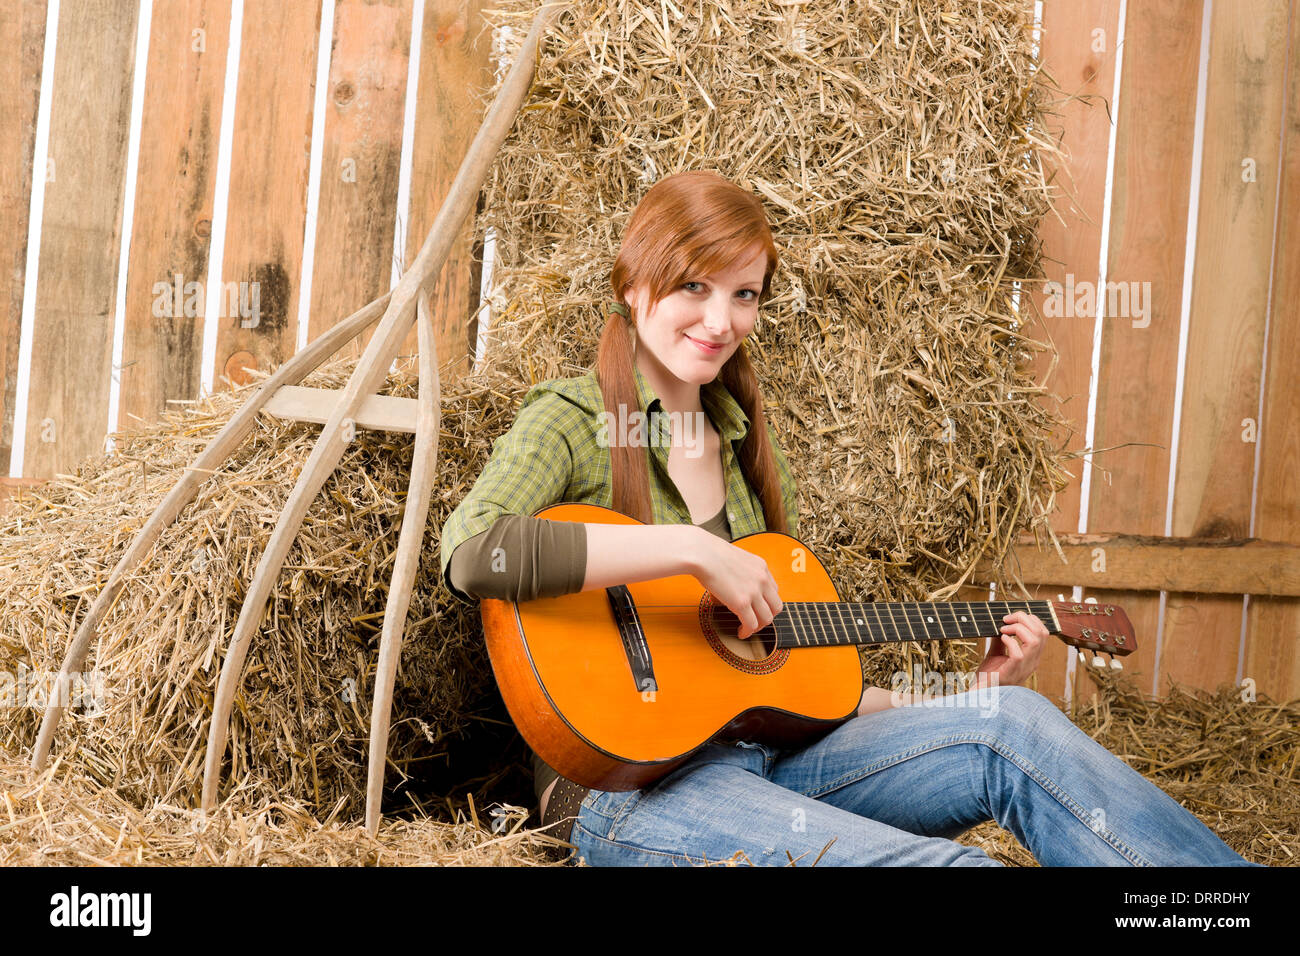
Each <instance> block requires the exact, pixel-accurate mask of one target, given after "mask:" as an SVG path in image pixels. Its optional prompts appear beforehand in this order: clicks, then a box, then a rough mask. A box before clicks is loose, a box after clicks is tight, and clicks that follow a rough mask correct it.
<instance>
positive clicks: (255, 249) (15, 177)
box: [0, 0, 492, 484]
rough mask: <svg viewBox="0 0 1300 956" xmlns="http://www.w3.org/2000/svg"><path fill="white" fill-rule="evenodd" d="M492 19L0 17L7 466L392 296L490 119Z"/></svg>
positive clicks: (362, 5) (337, 2) (440, 293)
mask: <svg viewBox="0 0 1300 956" xmlns="http://www.w3.org/2000/svg"><path fill="white" fill-rule="evenodd" d="M483 9H484V4H482V3H480V2H477V0H473V2H453V0H291V2H281V0H144V2H141V0H62V2H60V0H6V2H5V3H4V4H0V40H3V41H4V43H5V46H6V48H7V49H9V50H10V51H12V52H13V55H11V56H9V57H6V58H5V59H4V63H3V65H0V70H3V71H5V76H4V82H3V83H0V186H2V187H3V188H2V190H0V197H2V202H3V205H2V206H0V263H2V264H3V266H4V268H2V269H0V308H2V309H3V312H0V475H6V476H9V477H10V478H11V479H15V478H21V477H49V476H52V475H54V474H56V473H57V472H59V471H66V470H70V469H72V468H73V467H74V466H75V464H76V463H77V462H78V461H79V460H80V459H82V458H84V457H85V456H87V455H90V454H96V453H100V452H102V451H103V449H104V446H105V439H106V436H107V435H108V433H109V432H110V431H112V430H115V429H117V428H120V427H126V426H128V425H129V424H130V423H131V422H132V419H133V418H138V419H144V420H150V419H156V418H157V416H158V415H159V413H160V412H161V411H162V410H163V409H164V408H166V407H167V402H169V401H177V400H192V399H194V398H196V397H198V396H199V395H200V394H201V390H204V389H206V390H211V391H216V390H219V389H221V388H223V387H229V386H228V383H227V382H226V381H225V380H226V379H229V380H233V381H236V382H242V381H244V380H246V378H247V375H246V371H245V370H246V369H248V368H257V369H266V368H269V367H273V366H275V365H278V364H280V363H281V362H283V361H284V360H285V359H286V358H287V357H288V356H290V355H292V354H293V353H294V352H295V350H296V349H297V348H299V347H300V346H301V344H302V343H304V342H306V341H309V340H310V339H313V338H315V337H317V336H319V335H320V334H321V333H322V332H324V331H325V330H326V329H328V328H330V327H331V326H332V325H333V324H334V323H336V322H337V321H339V320H340V319H342V318H344V317H345V316H347V315H349V314H350V313H352V312H353V311H355V310H356V309H358V308H360V307H361V306H362V305H364V304H365V303H367V302H369V301H371V300H372V299H374V298H376V297H377V296H379V295H382V294H383V293H384V292H386V291H387V290H388V289H389V288H390V287H391V286H392V285H393V284H395V282H396V276H397V275H400V263H402V262H409V261H410V260H412V259H413V258H414V257H415V254H416V252H417V251H418V250H419V247H420V244H421V243H422V241H423V239H424V236H425V233H426V231H427V230H428V228H429V226H430V225H431V224H432V221H433V218H434V216H435V215H436V214H437V211H438V208H439V207H440V205H441V203H442V199H443V196H444V195H445V193H446V190H447V187H448V186H449V185H450V183H451V180H452V178H453V177H454V175H455V173H456V170H457V168H458V167H459V165H460V162H461V159H462V158H463V156H464V153H465V151H466V149H467V148H468V145H469V141H470V139H471V138H472V137H473V135H474V133H475V132H476V131H477V130H478V127H479V124H480V122H481V120H482V114H483V109H482V103H481V100H482V95H483V92H484V91H485V90H486V89H487V87H488V86H489V85H490V83H491V80H492V64H491V62H490V54H491V44H492V33H491V30H490V28H485V27H484V21H483V17H482V11H483ZM417 23H418V24H419V35H418V36H417V37H415V42H413V40H412V34H413V31H414V30H415V29H416V24H417ZM232 39H233V41H234V42H232ZM412 57H418V70H416V71H414V74H413V75H412V70H411V64H412ZM322 80H323V84H324V88H323V89H322V90H320V93H319V95H318V92H317V89H318V87H319V86H321V85H322V82H321V81H322ZM412 100H413V102H412ZM408 110H409V111H410V112H411V113H412V117H411V120H410V121H409V122H408V119H407V113H408ZM404 153H405V156H406V161H407V164H408V166H407V168H408V170H409V173H408V176H409V179H408V182H409V187H408V189H407V192H406V194H403V193H402V190H401V188H400V187H401V182H402V168H403V165H402V164H403V156H404ZM472 229H473V223H472V221H471V222H470V223H467V225H466V226H465V229H464V232H463V234H462V236H461V239H460V242H459V243H458V245H457V246H456V247H455V248H454V250H453V252H452V255H451V258H450V260H449V262H448V264H447V266H446V267H445V268H444V272H443V275H442V276H441V277H440V280H439V283H438V285H437V286H436V287H435V288H434V289H432V290H430V291H431V301H432V302H433V303H434V307H435V310H436V321H437V324H438V329H439V335H440V341H439V346H438V348H439V354H440V355H442V356H443V357H444V358H446V359H447V363H448V364H447V366H446V368H445V369H444V374H451V375H454V374H458V373H459V372H461V371H464V369H466V368H467V367H468V360H469V356H470V354H471V352H470V342H469V336H470V319H471V316H472V313H473V310H474V309H475V308H476V307H477V298H478V295H477V292H478V290H477V286H476V285H475V284H474V283H475V282H476V281H477V270H475V269H474V268H473V267H472V264H471V263H472V259H473V250H472V249H471V248H470V246H469V241H470V239H469V237H470V236H471V234H472ZM395 246H396V248H395ZM395 261H396V262H398V263H399V265H398V271H397V272H395V269H394V262H395ZM169 288H171V289H175V290H177V291H178V292H179V294H178V295H176V294H172V293H170V292H167V291H163V290H166V289H169ZM223 293H225V294H223ZM304 305H305V308H304ZM254 313H255V314H254ZM369 334H370V333H369V332H368V333H366V336H365V337H363V338H362V339H359V340H358V341H357V342H356V343H354V344H353V345H351V346H349V347H348V349H346V350H345V351H344V352H341V353H340V354H354V355H359V354H360V352H361V350H362V349H363V348H364V346H365V344H366V341H368V336H369ZM404 351H405V352H407V353H409V354H413V353H414V351H415V330H414V329H412V331H411V336H410V339H409V340H408V342H407V348H406V349H405V350H404ZM12 483H13V482H12V481H9V482H6V484H12Z"/></svg>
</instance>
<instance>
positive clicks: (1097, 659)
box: [1092, 654, 1106, 667]
mask: <svg viewBox="0 0 1300 956" xmlns="http://www.w3.org/2000/svg"><path fill="white" fill-rule="evenodd" d="M1092 666H1093V667H1105V666H1106V662H1105V661H1103V660H1102V659H1101V655H1100V654H1095V655H1093V658H1092Z"/></svg>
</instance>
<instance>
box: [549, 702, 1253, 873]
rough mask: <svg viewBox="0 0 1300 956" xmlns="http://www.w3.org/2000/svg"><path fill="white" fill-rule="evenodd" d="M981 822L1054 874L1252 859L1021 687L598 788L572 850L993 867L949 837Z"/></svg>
mask: <svg viewBox="0 0 1300 956" xmlns="http://www.w3.org/2000/svg"><path fill="white" fill-rule="evenodd" d="M987 820H996V821H997V823H998V825H999V826H1001V827H1003V828H1004V829H1006V830H1009V831H1010V832H1011V833H1013V834H1015V836H1016V838H1017V839H1018V840H1020V842H1021V843H1022V844H1024V846H1025V847H1026V848H1027V849H1028V850H1029V851H1030V852H1031V853H1033V855H1034V857H1035V858H1036V859H1037V860H1038V862H1039V863H1041V864H1043V865H1044V866H1097V865H1100V866H1124V865H1134V866H1178V865H1183V866H1188V865H1195V866H1207V865H1208V866H1242V865H1252V864H1249V863H1247V861H1245V860H1244V859H1243V858H1242V857H1240V856H1238V855H1237V854H1236V853H1234V852H1233V851H1232V850H1231V849H1229V847H1228V846H1227V845H1226V844H1224V843H1223V841H1222V840H1220V839H1219V838H1218V837H1217V836H1215V835H1214V833H1212V832H1211V831H1210V829H1209V828H1208V827H1207V826H1205V824H1203V823H1202V822H1201V821H1200V820H1198V819H1197V818H1196V816H1195V815H1193V814H1192V813H1191V812H1189V811H1188V810H1186V809H1184V808H1183V807H1181V806H1179V804H1178V803H1177V802H1176V801H1175V800H1173V799H1172V798H1171V797H1170V796H1169V795H1168V794H1166V793H1164V792H1163V791H1162V790H1160V789H1159V788H1158V787H1156V786H1155V785H1154V784H1153V783H1151V782H1150V781H1149V780H1147V779H1146V778H1145V777H1143V776H1142V775H1141V774H1139V773H1138V772H1137V771H1135V770H1133V769H1132V768H1131V767H1129V766H1128V765H1127V764H1125V763H1124V762H1123V761H1122V760H1120V759H1119V758H1118V757H1116V756H1115V755H1114V754H1112V753H1111V752H1110V751H1108V750H1106V748H1104V747H1102V746H1101V745H1100V744H1098V743H1097V742H1096V741H1094V740H1093V739H1092V738H1091V737H1089V736H1088V735H1087V734H1086V733H1084V732H1083V731H1082V730H1080V729H1079V728H1078V727H1077V726H1075V724H1073V723H1072V722H1071V721H1070V719H1069V718H1068V717H1067V716H1066V715H1065V714H1064V713H1062V712H1061V711H1060V710H1059V709H1058V708H1057V707H1056V706H1055V705H1054V704H1052V702H1051V701H1049V700H1048V699H1047V698H1045V697H1043V696H1042V695H1041V694H1038V693H1037V692H1036V691H1033V690H1030V689H1029V688H1026V687H1019V686H1011V687H999V688H991V689H982V690H972V691H967V692H966V693H964V694H957V695H952V696H949V697H944V698H939V699H937V700H930V701H926V702H919V703H914V704H911V705H908V706H905V707H898V708H894V709H891V710H886V711H882V712H879V713H874V714H867V715H865V716H862V717H855V718H853V719H852V720H849V721H848V722H847V723H845V724H843V725H841V726H840V727H838V728H837V729H836V730H834V731H832V732H831V733H830V734H828V735H826V736H825V737H823V738H822V739H821V740H819V741H817V742H816V743H814V744H812V745H810V746H808V747H805V748H804V749H802V750H788V751H782V750H777V749H774V748H770V747H767V746H764V745H762V744H758V743H747V742H737V743H725V744H724V743H716V742H714V743H709V744H707V745H706V746H705V747H703V748H702V749H701V750H700V751H699V752H697V753H696V754H695V755H694V756H693V757H692V758H691V759H690V760H689V761H687V762H686V763H685V764H684V765H682V766H681V767H679V768H677V769H676V770H675V771H673V772H672V773H671V774H669V775H668V776H666V777H664V778H663V779H662V780H659V781H658V782H656V783H655V784H653V785H652V786H650V787H647V788H646V789H644V790H635V791H630V792H611V791H603V790H593V791H592V792H591V793H590V794H588V795H587V797H586V799H585V800H583V802H582V807H581V809H580V810H579V812H578V817H577V820H576V821H575V823H574V826H573V833H572V835H571V837H570V840H571V842H572V843H573V844H574V845H575V846H577V848H578V855H579V856H580V857H582V858H583V859H585V860H586V862H587V863H588V864H590V865H592V866H646V865H651V866H673V865H687V864H694V863H702V862H705V861H720V860H736V861H737V862H741V863H743V862H749V863H752V864H756V865H787V864H789V862H790V861H791V860H794V861H795V862H796V864H797V865H799V866H807V865H812V864H813V863H816V864H817V865H819V866H997V865H999V864H998V863H997V862H996V861H995V860H993V859H991V858H990V857H989V856H988V855H987V854H985V853H984V851H983V850H979V849H976V848H974V847H967V846H962V845H960V844H958V843H955V842H953V840H952V838H953V837H955V836H957V835H959V834H961V833H962V832H964V831H965V830H967V829H969V828H971V827H973V826H975V825H976V824H979V823H983V822H984V821H987Z"/></svg>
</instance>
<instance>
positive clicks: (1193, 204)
mask: <svg viewBox="0 0 1300 956" xmlns="http://www.w3.org/2000/svg"><path fill="white" fill-rule="evenodd" d="M1213 14H1214V0H1204V2H1203V4H1202V7H1201V54H1200V65H1199V66H1198V67H1197V70H1196V130H1195V133H1194V134H1193V137H1192V176H1191V182H1190V184H1189V187H1188V191H1189V193H1190V195H1189V196H1188V198H1187V234H1186V240H1185V243H1184V252H1183V294H1182V302H1181V304H1180V306H1179V317H1178V378H1177V383H1176V384H1175V386H1174V424H1173V435H1172V437H1171V438H1170V442H1169V481H1168V485H1167V490H1166V492H1165V536H1166V537H1168V536H1169V535H1172V534H1173V527H1174V480H1175V478H1177V476H1178V446H1179V442H1178V434H1179V431H1180V430H1181V428H1182V418H1183V388H1184V385H1185V379H1186V377H1187V334H1188V328H1189V326H1190V325H1191V318H1192V279H1193V273H1194V270H1195V268H1196V231H1197V222H1198V220H1199V218H1200V205H1201V160H1202V156H1203V153H1204V146H1205V105H1206V104H1205V100H1206V92H1205V89H1206V84H1207V78H1208V76H1209V72H1210V21H1211V19H1212V18H1213ZM1168 601H1169V592H1168V591H1161V592H1160V611H1159V614H1158V615H1157V617H1156V659H1155V669H1154V671H1153V673H1152V675H1151V693H1152V695H1155V696H1158V695H1159V692H1160V691H1159V688H1160V656H1161V652H1162V651H1163V650H1164V634H1165V606H1166V604H1167V603H1168Z"/></svg>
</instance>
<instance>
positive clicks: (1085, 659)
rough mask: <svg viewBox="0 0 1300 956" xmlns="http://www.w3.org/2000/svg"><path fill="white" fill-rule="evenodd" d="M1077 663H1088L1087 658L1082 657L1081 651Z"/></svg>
mask: <svg viewBox="0 0 1300 956" xmlns="http://www.w3.org/2000/svg"><path fill="white" fill-rule="evenodd" d="M1079 663H1080V664H1086V663H1088V658H1086V657H1084V656H1083V651H1079Z"/></svg>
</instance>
